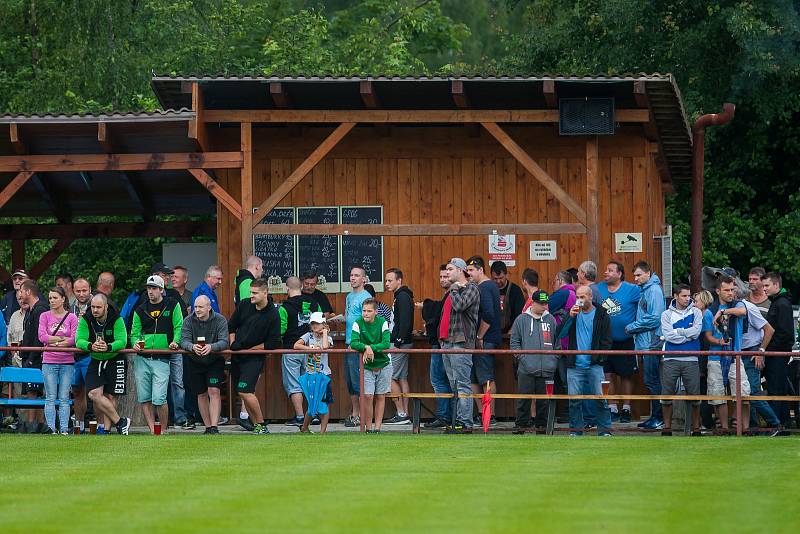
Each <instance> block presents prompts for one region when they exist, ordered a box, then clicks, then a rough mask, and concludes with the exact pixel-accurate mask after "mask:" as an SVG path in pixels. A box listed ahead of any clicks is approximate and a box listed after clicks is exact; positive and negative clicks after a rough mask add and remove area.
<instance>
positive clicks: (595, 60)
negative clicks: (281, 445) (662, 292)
mask: <svg viewBox="0 0 800 534" xmlns="http://www.w3.org/2000/svg"><path fill="white" fill-rule="evenodd" d="M799 9H800V1H798V0H769V1H764V0H760V1H757V0H754V1H748V0H528V1H526V0H361V1H347V0H330V1H321V0H317V1H313V0H282V1H277V0H266V1H265V0H196V1H190V0H117V1H114V2H108V1H106V0H60V1H57V0H0V113H48V112H94V113H98V112H104V111H111V110H150V109H154V108H156V107H157V105H158V104H157V102H156V100H155V98H154V96H153V94H152V92H151V91H150V88H149V81H150V77H151V75H152V73H157V74H167V73H175V74H196V73H202V74H231V75H239V74H246V73H248V74H294V75H300V74H311V73H313V74H318V73H331V74H339V75H344V74H360V75H367V74H409V75H413V74H442V75H447V74H459V73H467V74H468V73H476V74H487V75H489V74H514V73H524V74H541V73H563V74H615V73H636V72H647V73H653V72H661V73H667V72H670V73H673V74H674V75H675V77H676V78H677V80H678V85H679V87H680V90H681V92H682V94H683V97H684V102H685V105H686V110H687V113H688V114H689V116H690V119H691V120H692V121H693V120H694V118H696V117H697V116H699V115H701V114H703V113H713V112H717V111H719V110H720V108H721V105H722V103H723V102H726V101H730V102H734V103H735V104H736V105H737V112H736V118H735V120H734V121H733V123H731V124H730V125H729V126H726V127H724V128H715V129H710V130H709V133H708V136H707V154H706V218H705V242H704V250H705V258H704V259H705V262H706V263H708V264H712V265H719V266H722V265H731V266H733V267H735V268H737V269H739V270H745V271H746V269H748V268H749V267H750V266H751V265H754V264H761V265H764V266H765V267H767V268H768V269H777V270H779V271H781V272H783V273H784V274H785V277H786V278H787V279H788V282H789V285H790V286H793V287H797V285H798V284H800V262H799V261H798V260H797V252H798V250H800V232H799V231H798V230H800V18H799V17H798V10H799ZM689 193H690V191H689V184H677V187H676V193H675V195H674V196H672V197H671V198H670V199H669V201H668V222H669V223H670V224H672V225H673V229H674V233H675V268H674V271H675V278H676V280H677V279H679V278H685V277H686V275H687V274H688V264H689V246H688V243H689V239H688V235H689ZM3 222H10V221H3ZM37 222H45V221H37ZM163 241H164V240H162V239H134V240H122V239H120V240H103V241H99V240H98V241H93V240H81V241H77V242H75V243H73V244H72V245H71V246H70V247H69V249H67V251H66V252H65V253H64V254H63V255H62V256H61V258H60V259H59V261H58V263H57V264H56V265H55V266H53V267H52V268H51V269H50V271H48V272H47V273H45V275H44V276H45V279H48V280H52V276H53V275H54V274H55V272H57V271H59V270H61V269H63V268H64V267H66V266H68V267H69V269H70V270H71V271H72V272H74V273H96V272H98V271H99V270H101V269H103V268H107V267H108V266H110V265H116V266H117V267H116V269H115V270H116V271H117V272H118V274H119V285H120V286H122V287H127V288H131V287H132V286H135V285H136V282H135V280H141V279H142V277H143V275H144V273H145V272H146V270H147V268H148V266H149V265H150V264H151V263H152V262H153V261H155V260H156V259H157V258H159V257H160V254H161V244H162V243H163ZM50 245H51V243H48V242H44V241H36V242H33V241H32V242H28V244H27V254H28V257H27V260H28V261H27V263H29V264H30V263H32V262H34V261H36V260H37V259H38V258H39V257H40V256H41V255H42V254H43V253H44V251H45V250H47V248H48V247H49V246H50ZM9 254H10V252H9V244H8V243H1V244H0V257H3V258H8V257H9ZM133 258H135V260H133ZM229 274H230V273H229ZM195 281H197V278H195Z"/></svg>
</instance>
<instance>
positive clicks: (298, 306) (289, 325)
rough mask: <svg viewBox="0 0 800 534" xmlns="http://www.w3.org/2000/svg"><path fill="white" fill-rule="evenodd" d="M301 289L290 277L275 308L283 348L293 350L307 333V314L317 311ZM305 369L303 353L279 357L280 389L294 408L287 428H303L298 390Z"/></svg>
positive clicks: (300, 396) (309, 326)
mask: <svg viewBox="0 0 800 534" xmlns="http://www.w3.org/2000/svg"><path fill="white" fill-rule="evenodd" d="M302 288H303V283H302V282H301V281H300V279H299V278H298V277H296V276H290V277H289V278H287V279H286V291H287V296H286V300H285V301H283V303H282V304H281V306H280V307H279V308H278V315H279V316H280V319H281V338H282V339H283V348H284V349H294V344H295V343H296V342H297V340H298V339H300V338H301V337H302V336H303V334H306V333H307V332H310V331H311V314H312V313H313V312H315V311H320V309H319V305H318V304H317V301H316V300H315V299H314V297H313V296H312V295H306V294H305V293H303V291H302ZM305 368H306V355H305V354H284V355H283V356H282V357H281V378H282V381H283V388H284V390H285V391H286V395H288V397H289V400H290V401H291V403H292V407H293V408H294V417H293V418H290V419H288V420H287V421H286V424H287V425H294V426H296V427H302V426H303V388H302V387H300V375H302V374H303V373H304V372H305Z"/></svg>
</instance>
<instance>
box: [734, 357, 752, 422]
mask: <svg viewBox="0 0 800 534" xmlns="http://www.w3.org/2000/svg"><path fill="white" fill-rule="evenodd" d="M735 363H736V435H737V436H741V435H742V382H741V377H740V376H739V375H740V374H741V365H742V357H741V356H740V355H738V354H737V355H736V360H735ZM749 393H750V392H748V394H749ZM747 417H750V414H747Z"/></svg>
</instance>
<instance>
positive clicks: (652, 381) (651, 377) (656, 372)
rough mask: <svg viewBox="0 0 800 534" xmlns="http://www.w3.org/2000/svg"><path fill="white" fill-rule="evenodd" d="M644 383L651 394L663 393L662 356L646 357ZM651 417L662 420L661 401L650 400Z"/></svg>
mask: <svg viewBox="0 0 800 534" xmlns="http://www.w3.org/2000/svg"><path fill="white" fill-rule="evenodd" d="M644 385H645V387H646V388H647V391H649V392H650V395H661V356H645V357H644ZM650 417H652V418H653V419H658V420H659V421H661V420H662V419H663V418H664V416H663V415H662V414H661V401H657V400H654V401H650Z"/></svg>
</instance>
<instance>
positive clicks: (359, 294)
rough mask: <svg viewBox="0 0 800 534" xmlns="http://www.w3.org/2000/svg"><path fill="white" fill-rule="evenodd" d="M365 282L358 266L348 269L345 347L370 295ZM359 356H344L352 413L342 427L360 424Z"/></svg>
mask: <svg viewBox="0 0 800 534" xmlns="http://www.w3.org/2000/svg"><path fill="white" fill-rule="evenodd" d="M366 280H367V272H366V271H365V270H364V268H363V267H361V266H360V265H356V266H354V267H352V268H351V269H350V288H351V291H350V292H349V293H348V294H347V298H346V299H345V327H344V336H345V345H347V346H348V347H349V346H350V338H351V335H352V331H353V323H355V322H356V321H357V320H358V319H359V318H360V317H361V304H362V303H363V302H364V301H365V300H367V299H368V298H370V294H369V293H368V292H367V290H366V289H365V288H364V284H365V283H366ZM360 358H361V356H360V355H359V354H358V353H356V352H348V353H346V354H345V355H344V372H345V378H346V381H347V391H348V393H350V405H351V408H352V413H351V414H350V416H349V417H347V418H346V419H345V420H344V426H346V427H356V426H359V425H360V424H361V421H360V419H359V401H358V397H359V393H360V391H361V390H360V388H361V371H360V363H359V361H360Z"/></svg>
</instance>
